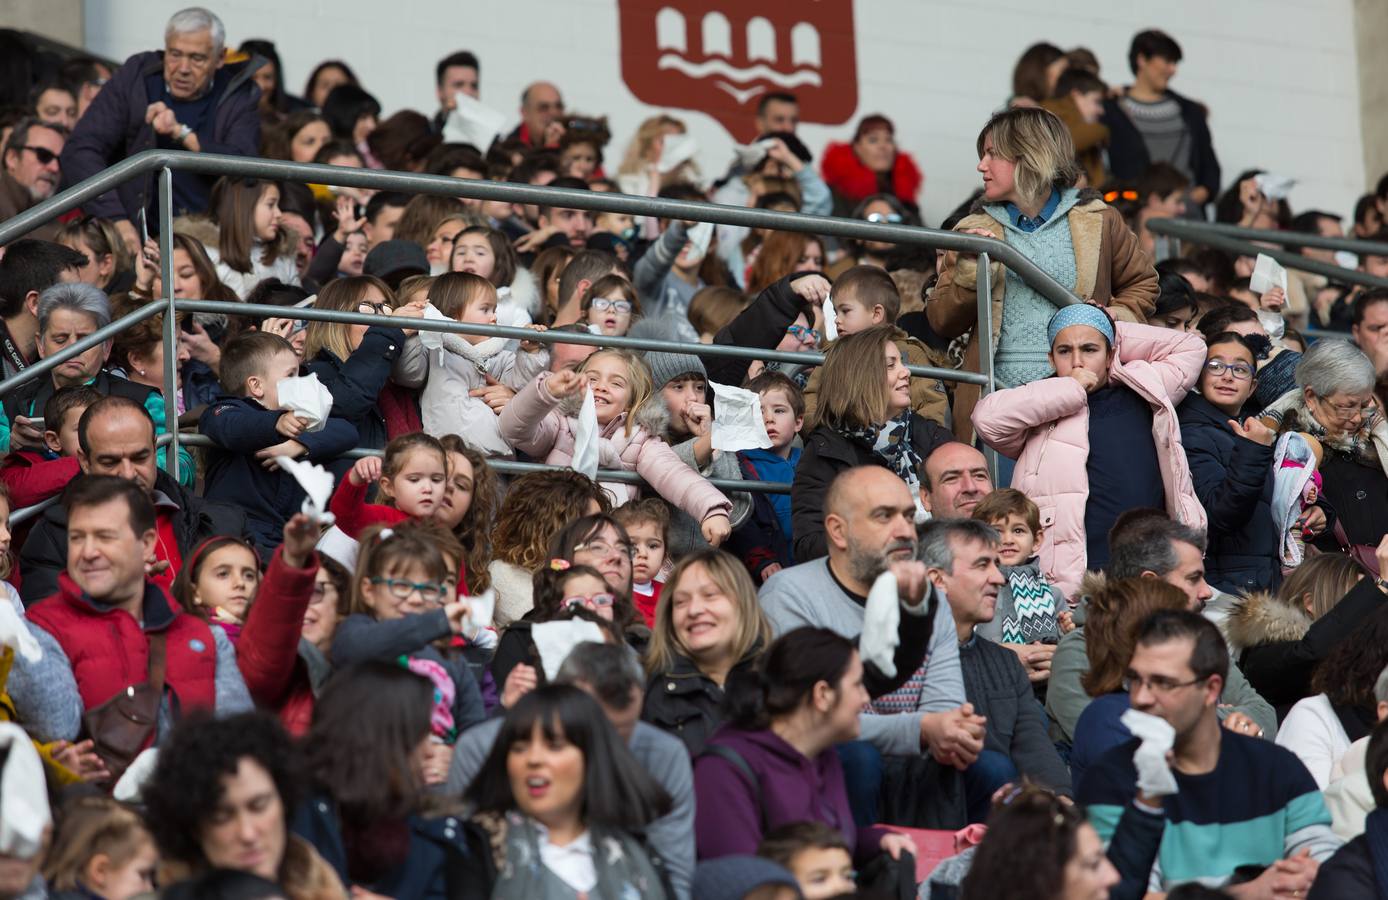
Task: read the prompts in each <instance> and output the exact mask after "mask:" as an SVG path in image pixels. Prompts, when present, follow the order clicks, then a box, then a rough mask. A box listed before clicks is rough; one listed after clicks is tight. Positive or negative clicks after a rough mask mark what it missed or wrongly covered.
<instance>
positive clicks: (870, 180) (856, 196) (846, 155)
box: [820, 144, 925, 208]
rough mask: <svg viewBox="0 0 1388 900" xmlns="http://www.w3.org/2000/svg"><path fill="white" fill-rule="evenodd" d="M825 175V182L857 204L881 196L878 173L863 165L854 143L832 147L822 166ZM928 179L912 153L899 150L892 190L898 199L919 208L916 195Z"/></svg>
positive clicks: (833, 145) (894, 164)
mask: <svg viewBox="0 0 1388 900" xmlns="http://www.w3.org/2000/svg"><path fill="white" fill-rule="evenodd" d="M820 170H821V171H822V172H823V173H824V183H825V184H827V185H829V188H830V189H831V190H832V191H833V192H834V193H835V194H838V195H839V196H840V197H843V198H844V199H846V200H848V201H849V202H850V203H853V204H857V203H859V202H861V201H863V200H866V199H867V198H868V197H871V196H872V195H873V194H877V193H881V192H882V189H881V188H880V187H879V186H878V182H877V173H876V172H874V171H872V170H871V169H869V168H868V167H867V166H865V165H863V164H862V162H860V161H859V160H858V155H857V154H856V153H854V152H853V145H852V144H830V145H829V147H828V149H826V150H825V151H824V161H823V162H822V163H821V164H820ZM924 183H925V176H924V175H922V174H921V170H920V169H919V168H918V167H917V166H916V161H915V160H914V159H912V158H911V155H910V154H909V153H906V152H904V151H902V150H897V151H896V160H895V162H893V163H892V177H891V191H890V193H892V194H894V195H895V196H896V198H897V199H898V200H900V201H901V202H902V203H905V204H906V205H907V206H910V207H912V208H914V207H915V205H916V195H917V194H919V193H920V189H921V185H922V184H924Z"/></svg>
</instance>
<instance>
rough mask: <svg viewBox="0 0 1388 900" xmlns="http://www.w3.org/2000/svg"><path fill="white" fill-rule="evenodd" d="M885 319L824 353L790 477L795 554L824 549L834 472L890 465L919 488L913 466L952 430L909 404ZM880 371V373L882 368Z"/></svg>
mask: <svg viewBox="0 0 1388 900" xmlns="http://www.w3.org/2000/svg"><path fill="white" fill-rule="evenodd" d="M895 332H896V328H895V326H892V325H875V326H873V327H872V328H867V329H864V330H863V331H860V332H858V333H857V334H852V335H849V336H847V337H844V338H840V339H839V340H838V341H835V342H834V344H833V346H831V347H830V348H829V352H828V353H827V354H826V355H825V359H824V372H823V376H822V377H821V378H820V385H821V387H820V397H819V404H818V409H817V410H816V416H817V420H816V422H815V427H814V430H813V431H811V432H810V433H809V435H808V436H807V437H806V438H805V449H804V452H803V453H801V455H800V464H799V465H798V466H797V467H796V469H795V480H794V481H793V482H792V483H791V490H790V510H791V513H790V514H791V529H792V530H793V531H794V533H795V536H794V550H795V558H796V560H797V561H799V562H807V561H808V560H811V559H817V558H819V557H821V556H824V555H825V553H827V552H828V550H827V544H826V542H825V539H824V495H825V494H826V493H827V492H828V490H829V485H830V483H831V482H832V481H833V480H834V477H835V476H837V475H838V474H839V473H840V472H842V471H844V470H846V469H851V468H853V467H854V466H864V465H878V466H884V467H886V468H888V469H891V470H892V471H893V472H895V473H896V474H897V475H899V476H901V479H902V480H903V481H905V482H906V483H907V484H909V485H910V486H911V491H912V493H913V494H916V495H919V488H920V470H921V465H922V464H923V463H924V462H925V459H926V457H928V456H929V455H930V454H931V453H932V452H933V451H934V450H935V448H936V447H939V446H940V445H941V444H947V443H949V442H950V441H952V440H954V435H953V434H951V433H950V432H949V431H948V430H946V429H945V428H943V427H942V426H940V425H938V424H936V423H935V422H933V421H931V420H929V419H923V418H921V417H920V416H918V415H916V414H915V413H914V412H912V411H911V375H910V372H908V371H907V369H906V367H905V365H904V364H903V363H902V359H901V351H900V349H898V347H897V345H896V342H895V340H894V339H893V336H894V334H895ZM884 370H885V377H884V375H883V373H884Z"/></svg>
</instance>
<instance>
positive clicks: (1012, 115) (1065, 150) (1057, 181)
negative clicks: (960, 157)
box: [977, 108, 1080, 201]
mask: <svg viewBox="0 0 1388 900" xmlns="http://www.w3.org/2000/svg"><path fill="white" fill-rule="evenodd" d="M990 135H991V136H992V138H993V155H994V156H996V157H997V158H998V159H1004V160H1007V161H1008V162H1011V163H1016V165H1017V170H1016V173H1015V174H1014V175H1013V185H1014V187H1015V190H1016V191H1017V195H1018V196H1019V197H1021V198H1022V199H1023V200H1033V201H1035V200H1045V199H1046V198H1047V197H1048V196H1050V193H1051V189H1052V188H1060V189H1062V190H1063V189H1065V188H1069V187H1074V186H1075V183H1076V182H1077V181H1078V180H1079V177H1080V168H1079V166H1078V165H1076V163H1075V142H1074V140H1073V139H1072V138H1071V137H1070V129H1068V128H1066V127H1065V123H1064V122H1062V121H1060V119H1059V118H1058V117H1057V116H1056V115H1055V114H1054V113H1051V112H1048V111H1046V110H1044V109H1032V108H1020V109H1009V110H1005V111H1003V112H1000V113H998V114H996V115H994V116H993V118H991V119H989V120H988V124H986V125H984V126H983V130H982V131H980V132H979V133H978V144H977V150H978V157H979V159H982V158H983V143H984V141H985V140H986V139H987V138H988V137H989V136H990Z"/></svg>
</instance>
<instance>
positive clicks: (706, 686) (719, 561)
mask: <svg viewBox="0 0 1388 900" xmlns="http://www.w3.org/2000/svg"><path fill="white" fill-rule="evenodd" d="M770 643H771V625H770V623H769V622H768V621H767V619H766V615H765V614H764V613H763V612H762V609H761V604H760V603H758V602H757V589H756V588H755V587H754V586H753V585H752V577H751V576H750V575H748V574H747V568H746V566H744V565H742V563H741V562H740V561H738V559H737V557H735V556H733V555H731V554H729V553H725V552H723V551H722V550H700V551H696V552H694V553H691V554H690V555H688V556H686V557H685V558H684V559H682V560H680V562H679V564H678V565H677V566H675V570H674V572H672V573H671V574H670V577H669V578H668V579H666V581H665V587H664V589H663V590H662V591H661V599H660V603H659V605H657V607H656V613H655V630H654V631H653V632H652V634H651V643H650V647H649V648H648V649H647V651H646V674H647V676H648V678H649V681H648V682H647V686H646V702H645V703H644V704H643V706H642V710H641V718H642V719H644V720H645V721H647V722H649V723H651V724H652V725H655V726H656V727H658V728H661V729H664V730H665V731H668V732H670V733H671V734H673V735H674V736H675V737H677V738H679V739H680V740H681V741H683V742H684V745H685V747H686V748H688V750H689V753H690V756H692V757H697V756H698V755H699V753H700V751H702V750H703V748H704V744H705V743H706V742H707V741H708V739H709V738H710V737H712V736H713V733H714V731H716V730H717V728H718V726H719V725H720V724H722V722H723V706H724V702H723V701H724V698H725V696H726V694H727V692H728V691H729V690H732V689H733V688H734V682H737V681H739V680H740V679H743V678H746V677H748V676H752V677H753V680H754V681H755V675H754V673H753V668H754V665H755V663H756V659H757V656H758V655H759V654H760V653H761V651H762V650H764V649H765V648H766V647H767V646H768V645H769V644H770Z"/></svg>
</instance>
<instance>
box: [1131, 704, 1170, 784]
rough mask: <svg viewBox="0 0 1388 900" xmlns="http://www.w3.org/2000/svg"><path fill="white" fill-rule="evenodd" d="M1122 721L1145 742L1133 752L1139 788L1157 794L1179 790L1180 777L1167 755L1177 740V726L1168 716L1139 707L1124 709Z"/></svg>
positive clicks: (1134, 735) (1136, 736) (1133, 733)
mask: <svg viewBox="0 0 1388 900" xmlns="http://www.w3.org/2000/svg"><path fill="white" fill-rule="evenodd" d="M1120 720H1121V721H1122V723H1123V724H1124V725H1126V726H1127V728H1128V730H1129V731H1130V732H1132V735H1133V737H1135V738H1137V739H1138V740H1139V741H1141V742H1142V743H1141V744H1139V745H1138V748H1137V752H1136V753H1134V754H1133V766H1134V767H1136V768H1137V786H1138V789H1139V790H1141V791H1142V792H1143V793H1144V794H1150V795H1152V796H1154V797H1166V796H1168V795H1170V794H1174V793H1176V792H1177V790H1178V788H1177V787H1176V776H1175V775H1173V774H1171V766H1170V765H1168V764H1167V762H1166V754H1167V753H1169V752H1171V747H1172V745H1174V744H1175V743H1176V729H1174V728H1172V727H1171V723H1170V722H1168V721H1166V720H1165V719H1161V718H1158V717H1157V716H1154V715H1151V714H1149V713H1145V712H1140V711H1138V710H1136V709H1129V710H1127V711H1126V712H1124V713H1123V715H1122V717H1121V719H1120Z"/></svg>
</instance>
